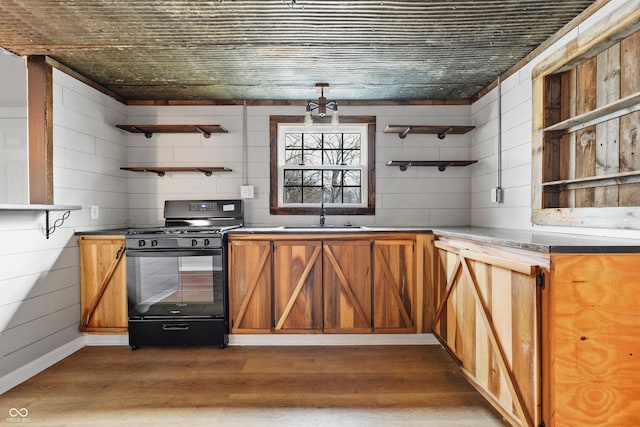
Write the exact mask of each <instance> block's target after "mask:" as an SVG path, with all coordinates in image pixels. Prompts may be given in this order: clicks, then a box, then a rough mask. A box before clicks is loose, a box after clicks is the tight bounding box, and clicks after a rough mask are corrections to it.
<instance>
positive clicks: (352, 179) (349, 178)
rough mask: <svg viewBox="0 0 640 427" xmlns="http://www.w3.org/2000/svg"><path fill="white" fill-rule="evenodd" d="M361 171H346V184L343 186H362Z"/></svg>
mask: <svg viewBox="0 0 640 427" xmlns="http://www.w3.org/2000/svg"><path fill="white" fill-rule="evenodd" d="M360 181H361V180H360V171H359V170H348V171H344V184H343V185H357V186H360Z"/></svg>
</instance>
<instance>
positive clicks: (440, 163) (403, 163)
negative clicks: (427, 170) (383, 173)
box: [387, 160, 478, 172]
mask: <svg viewBox="0 0 640 427" xmlns="http://www.w3.org/2000/svg"><path fill="white" fill-rule="evenodd" d="M474 163H478V161H477V160H389V161H388V162H387V166H398V167H399V168H400V170H401V171H403V172H404V171H406V170H407V168H408V167H409V166H437V167H438V170H439V171H440V172H443V171H445V170H446V169H447V167H449V166H469V165H472V164H474Z"/></svg>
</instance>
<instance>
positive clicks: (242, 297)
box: [229, 233, 422, 333]
mask: <svg viewBox="0 0 640 427" xmlns="http://www.w3.org/2000/svg"><path fill="white" fill-rule="evenodd" d="M417 252H419V251H417V250H416V235H415V234H409V233H406V234H397V233H396V234H393V235H379V236H376V235H353V234H342V235H341V234H339V233H336V234H331V235H323V236H322V237H318V236H315V237H313V236H309V235H306V236H304V235H272V236H268V238H267V236H263V237H262V240H254V241H252V242H247V241H244V240H239V241H238V240H236V238H235V237H234V236H233V235H232V236H230V269H229V272H230V280H229V284H230V293H229V298H230V301H229V306H230V316H231V318H230V320H231V328H232V332H234V333H242V332H247V333H248V332H251V333H256V332H264V333H372V332H373V333H407V332H417V331H418V330H419V329H421V327H420V328H419V327H418V325H419V324H420V325H421V320H422V319H421V315H420V314H421V311H422V310H421V307H422V292H419V290H420V289H421V287H422V281H420V286H418V281H419V280H418V273H417V271H418V269H417V268H416V265H417V256H418V255H417ZM249 259H251V260H254V261H249ZM256 261H257V262H256Z"/></svg>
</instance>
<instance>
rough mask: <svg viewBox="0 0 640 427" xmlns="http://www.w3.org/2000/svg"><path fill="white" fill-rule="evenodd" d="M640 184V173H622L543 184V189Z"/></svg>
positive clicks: (573, 188)
mask: <svg viewBox="0 0 640 427" xmlns="http://www.w3.org/2000/svg"><path fill="white" fill-rule="evenodd" d="M638 182H640V171H631V172H620V173H615V174H609V175H601V176H588V177H583V178H574V179H563V180H559V181H549V182H543V183H542V187H543V188H548V187H562V188H565V189H568V190H575V189H578V188H595V187H604V186H609V185H621V184H634V183H638Z"/></svg>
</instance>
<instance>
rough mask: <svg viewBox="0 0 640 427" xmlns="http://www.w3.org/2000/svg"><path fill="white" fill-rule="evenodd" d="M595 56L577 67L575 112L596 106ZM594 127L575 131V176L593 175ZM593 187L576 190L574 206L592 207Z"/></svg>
mask: <svg viewBox="0 0 640 427" xmlns="http://www.w3.org/2000/svg"><path fill="white" fill-rule="evenodd" d="M596 64H597V61H596V58H595V57H594V58H591V59H589V60H587V61H585V62H583V63H582V64H580V65H578V67H577V77H576V87H577V88H580V90H578V91H577V92H576V114H582V113H586V112H588V111H592V110H593V109H595V108H596V103H597V90H596V87H597V82H596V68H597V67H596ZM595 133H596V128H595V126H590V127H587V128H585V129H582V130H579V131H577V132H576V178H581V177H587V176H594V175H595V167H596V145H595V144H596V142H595V139H596V135H595ZM594 199H595V191H594V189H593V188H583V189H578V190H576V207H592V206H594V203H595V200H594Z"/></svg>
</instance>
